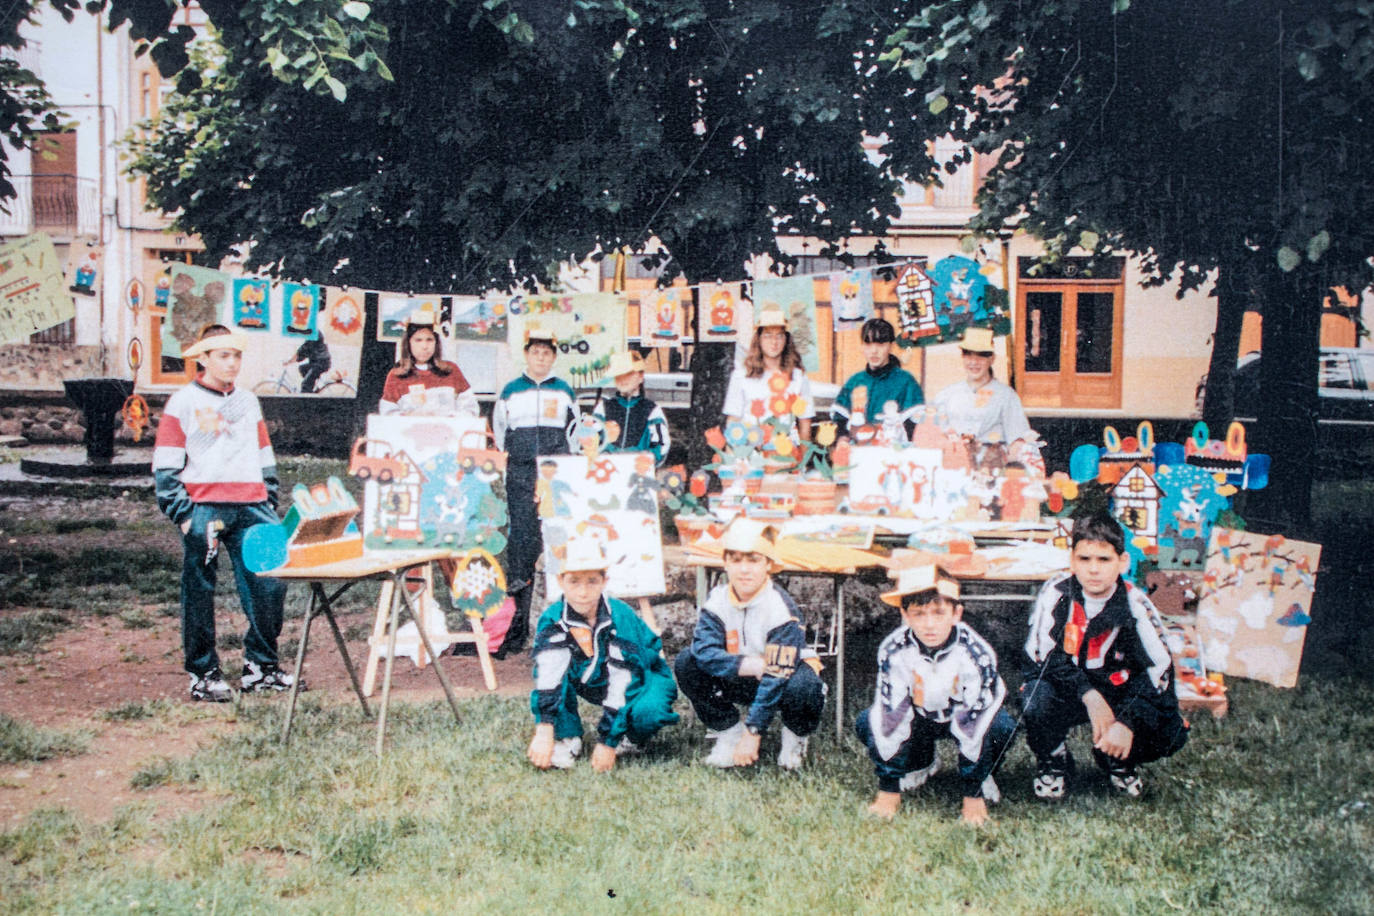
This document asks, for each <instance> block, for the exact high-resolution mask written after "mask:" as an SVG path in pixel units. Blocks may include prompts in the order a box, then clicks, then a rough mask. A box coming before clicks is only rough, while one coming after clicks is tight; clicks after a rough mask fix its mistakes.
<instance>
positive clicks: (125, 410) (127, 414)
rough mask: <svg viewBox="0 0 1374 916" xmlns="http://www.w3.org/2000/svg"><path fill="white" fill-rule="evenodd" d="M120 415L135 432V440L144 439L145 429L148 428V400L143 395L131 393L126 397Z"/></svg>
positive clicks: (131, 430)
mask: <svg viewBox="0 0 1374 916" xmlns="http://www.w3.org/2000/svg"><path fill="white" fill-rule="evenodd" d="M119 415H120V417H121V418H122V419H123V420H124V425H125V427H127V428H128V429H129V431H130V432H132V433H133V434H134V441H135V442H141V441H143V430H145V429H147V428H148V402H147V401H145V400H143V396H142V395H137V394H131V395H129V396H128V397H127V398H125V399H124V406H123V407H122V408H120V411H119Z"/></svg>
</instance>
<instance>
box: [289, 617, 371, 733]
mask: <svg viewBox="0 0 1374 916" xmlns="http://www.w3.org/2000/svg"><path fill="white" fill-rule="evenodd" d="M324 619H325V620H327V621H329V627H330V629H332V630H333V631H334V644H335V645H336V646H338V647H339V655H341V656H343V663H344V668H345V669H347V671H348V679H349V680H350V681H351V682H352V683H353V692H354V693H356V694H357V695H358V702H359V703H361V704H363V715H365V716H371V715H372V710H370V709H368V708H367V698H366V697H365V696H363V687H362V684H360V683H359V682H358V672H357V671H355V670H354V668H353V659H351V658H349V657H348V645H347V643H345V642H344V638H343V633H342V632H341V631H340V630H339V622H338V621H337V620H335V619H334V611H333V609H332V608H331V607H330V606H329V605H328V604H326V605H325V607H324ZM296 680H297V682H298V683H299V681H300V674H299V673H297V675H296Z"/></svg>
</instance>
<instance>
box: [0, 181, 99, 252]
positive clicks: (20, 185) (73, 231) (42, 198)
mask: <svg viewBox="0 0 1374 916" xmlns="http://www.w3.org/2000/svg"><path fill="white" fill-rule="evenodd" d="M10 182H11V183H12V184H13V185H14V189H15V192H16V194H15V197H14V198H12V199H10V200H6V201H0V236H17V235H32V234H33V233H35V232H46V233H47V234H48V235H50V236H52V237H53V239H54V241H70V240H71V239H73V238H76V237H78V236H83V235H99V234H100V188H99V186H98V183H97V182H96V180H95V179H94V178H78V177H77V176H75V175H11V176H10Z"/></svg>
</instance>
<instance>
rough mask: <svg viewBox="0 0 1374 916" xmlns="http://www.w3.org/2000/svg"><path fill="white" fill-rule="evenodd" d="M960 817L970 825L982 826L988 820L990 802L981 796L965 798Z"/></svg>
mask: <svg viewBox="0 0 1374 916" xmlns="http://www.w3.org/2000/svg"><path fill="white" fill-rule="evenodd" d="M959 819H960V820H962V821H963V822H964V823H965V824H968V825H969V826H970V827H981V826H983V825H984V824H986V823H987V822H988V803H987V802H986V801H985V800H983V799H981V798H965V799H964V807H963V810H962V811H960V812H959Z"/></svg>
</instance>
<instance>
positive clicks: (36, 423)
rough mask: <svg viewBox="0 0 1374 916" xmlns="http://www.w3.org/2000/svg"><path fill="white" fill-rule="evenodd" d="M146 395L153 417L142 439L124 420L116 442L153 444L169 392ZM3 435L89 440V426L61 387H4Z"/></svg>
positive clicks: (49, 441)
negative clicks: (136, 438)
mask: <svg viewBox="0 0 1374 916" xmlns="http://www.w3.org/2000/svg"><path fill="white" fill-rule="evenodd" d="M59 387H60V385H59ZM143 397H144V399H145V400H147V402H148V412H149V413H150V414H151V417H150V424H149V426H147V427H145V428H144V430H143V437H142V439H141V440H140V441H139V442H138V443H135V442H134V435H133V432H132V430H128V429H125V428H124V427H123V425H122V424H116V427H115V444H116V445H118V446H130V445H148V446H151V445H152V444H153V436H155V435H156V434H157V421H158V418H159V417H161V415H162V405H163V404H164V403H166V401H167V396H166V395H162V394H144V395H143ZM0 436H23V437H24V438H25V439H28V440H29V441H30V442H31V443H33V444H34V445H60V444H78V445H79V444H80V443H82V442H83V441H84V440H85V437H86V426H85V422H84V418H83V417H82V415H81V411H80V410H78V409H77V408H76V407H75V406H73V405H72V402H71V401H68V400H67V397H66V395H65V394H63V393H61V392H60V391H57V392H37V391H23V390H15V389H8V390H7V389H3V388H0Z"/></svg>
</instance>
